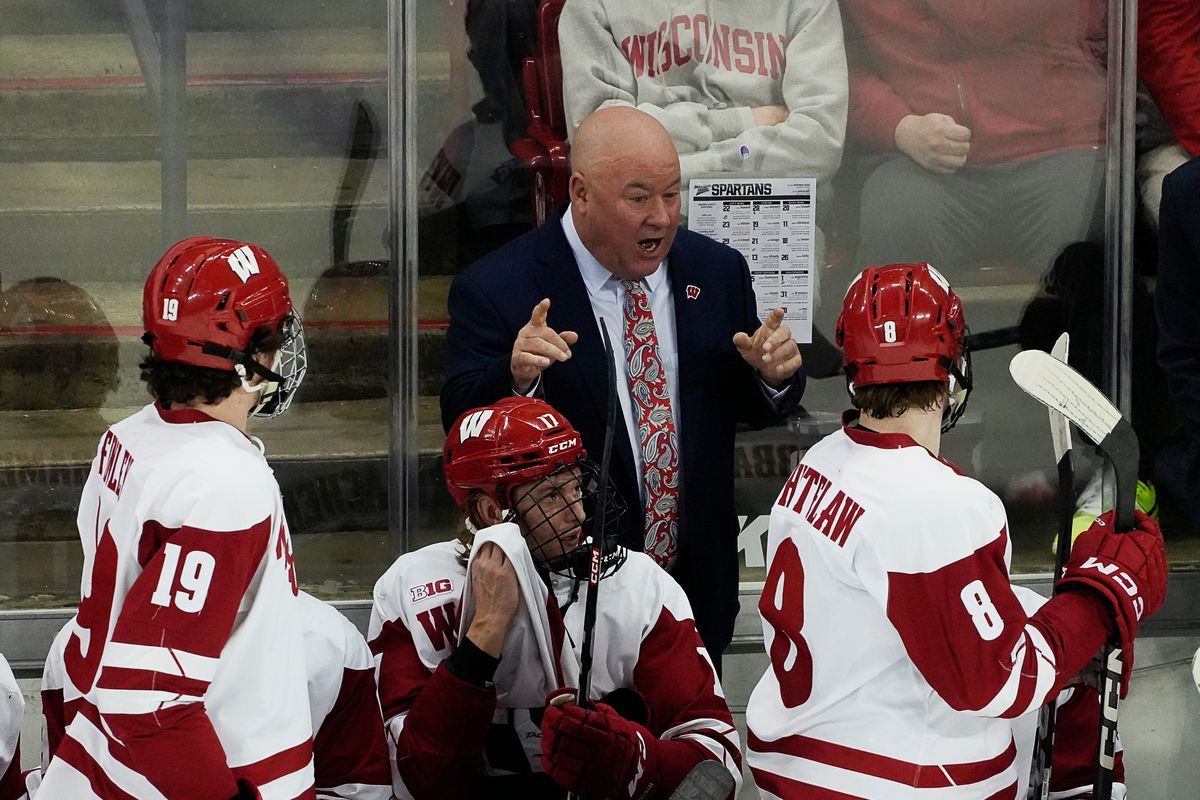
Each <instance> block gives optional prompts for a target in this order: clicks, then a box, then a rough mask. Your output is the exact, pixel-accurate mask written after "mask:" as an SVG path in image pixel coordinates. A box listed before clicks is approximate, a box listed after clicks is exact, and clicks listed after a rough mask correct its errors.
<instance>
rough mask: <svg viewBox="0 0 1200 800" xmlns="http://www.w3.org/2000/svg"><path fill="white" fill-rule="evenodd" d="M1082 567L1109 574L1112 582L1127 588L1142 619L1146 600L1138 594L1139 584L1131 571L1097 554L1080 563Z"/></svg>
mask: <svg viewBox="0 0 1200 800" xmlns="http://www.w3.org/2000/svg"><path fill="white" fill-rule="evenodd" d="M1079 568H1080V569H1094V570H1096V571H1097V572H1099V573H1100V574H1101V575H1107V576H1108V577H1110V578H1111V579H1112V582H1113V583H1115V584H1117V585H1118V586H1120V587H1121V588H1122V589H1124V590H1125V594H1127V595H1129V596H1130V597H1132V598H1133V612H1134V614H1135V615H1136V616H1137V618H1138V619H1139V620H1140V619H1141V618H1142V612H1144V611H1145V610H1146V602H1145V601H1144V600H1142V598H1141V597H1139V596H1138V586H1137V583H1135V582H1134V580H1133V578H1131V577H1129V573H1127V572H1125V571H1124V570H1122V569H1121V568H1120V567H1118V566H1117V565H1116V564H1106V563H1105V562H1103V561H1099V560H1097V559H1096V557H1095V556H1089V557H1088V559H1087V560H1086V561H1084V562H1083V563H1082V564H1080V565H1079Z"/></svg>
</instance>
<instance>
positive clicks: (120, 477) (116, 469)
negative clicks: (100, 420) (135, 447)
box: [96, 430, 133, 497]
mask: <svg viewBox="0 0 1200 800" xmlns="http://www.w3.org/2000/svg"><path fill="white" fill-rule="evenodd" d="M132 466H133V454H132V453H130V452H129V451H128V450H126V449H125V445H123V444H121V440H120V439H118V438H117V435H116V434H115V433H113V432H112V430H108V431H105V432H104V439H102V440H101V442H100V452H99V453H98V454H97V455H96V474H98V475H99V476H100V478H101V479H102V480H103V482H104V485H105V486H106V487H107V488H108V490H109V491H111V492H112V493H113V494H115V495H117V497H120V496H121V489H123V488H124V487H125V476H126V475H128V474H129V468H130V467H132Z"/></svg>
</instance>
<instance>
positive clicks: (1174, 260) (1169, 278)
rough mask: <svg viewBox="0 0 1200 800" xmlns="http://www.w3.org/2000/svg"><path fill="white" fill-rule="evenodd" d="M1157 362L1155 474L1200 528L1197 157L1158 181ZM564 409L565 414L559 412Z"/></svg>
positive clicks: (1199, 195)
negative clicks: (1173, 417) (1161, 429)
mask: <svg viewBox="0 0 1200 800" xmlns="http://www.w3.org/2000/svg"><path fill="white" fill-rule="evenodd" d="M1154 305H1155V313H1156V316H1157V317H1158V363H1159V366H1161V367H1162V369H1163V372H1164V373H1166V376H1167V387H1168V389H1169V390H1170V393H1171V396H1172V397H1173V398H1174V399H1175V403H1176V404H1177V405H1178V406H1179V415H1180V418H1181V419H1182V421H1183V426H1182V436H1181V437H1180V439H1179V440H1177V441H1176V442H1175V447H1174V448H1173V449H1174V452H1175V454H1176V458H1175V459H1174V463H1168V464H1166V465H1163V464H1160V469H1159V470H1158V471H1159V472H1161V473H1164V474H1163V475H1161V476H1158V475H1156V477H1160V479H1161V480H1163V482H1164V483H1166V484H1167V485H1168V486H1171V485H1172V484H1174V485H1173V486H1172V488H1173V489H1174V491H1175V493H1176V494H1178V495H1179V496H1180V498H1182V499H1183V500H1185V502H1186V503H1187V505H1188V510H1189V512H1190V515H1191V519H1192V524H1193V525H1195V526H1198V527H1200V499H1197V497H1196V495H1195V487H1197V486H1200V317H1198V316H1197V314H1196V309H1197V308H1198V307H1200V158H1193V159H1192V160H1191V161H1189V162H1187V163H1186V164H1184V165H1183V166H1182V167H1179V169H1177V170H1175V171H1174V172H1172V173H1171V174H1170V175H1168V176H1167V177H1166V178H1165V179H1164V180H1163V194H1162V205H1161V206H1160V207H1159V228H1158V285H1157V286H1156V287H1155V290H1154ZM564 413H565V412H564Z"/></svg>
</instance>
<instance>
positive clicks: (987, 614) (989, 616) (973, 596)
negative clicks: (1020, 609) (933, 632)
mask: <svg viewBox="0 0 1200 800" xmlns="http://www.w3.org/2000/svg"><path fill="white" fill-rule="evenodd" d="M958 596H959V597H960V598H961V599H962V603H963V606H964V607H965V608H966V609H967V613H968V614H970V615H971V621H972V622H974V623H975V628H976V629H977V630H978V631H979V635H980V636H981V637H982V638H983V640H984V641H985V642H990V641H992V640H993V639H995V638H996V637H998V636H999V635H1000V634H1001V633H1002V632H1003V631H1004V620H1003V619H1002V618H1001V616H1000V611H999V609H997V608H996V604H995V603H993V602H992V598H991V596H990V595H989V594H988V590H987V587H986V586H984V585H983V581H981V580H973V581H971V582H970V583H968V584H967V585H966V586H964V587H963V588H962V591H961V592H959V595H958Z"/></svg>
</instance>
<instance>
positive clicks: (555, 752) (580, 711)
mask: <svg viewBox="0 0 1200 800" xmlns="http://www.w3.org/2000/svg"><path fill="white" fill-rule="evenodd" d="M657 747H658V739H657V738H655V736H654V735H653V734H652V733H650V731H649V730H647V729H646V728H645V727H643V726H641V725H639V724H637V723H636V722H630V721H629V720H627V719H623V718H622V717H621V715H619V714H618V713H617V712H616V711H614V710H613V708H612V706H609V705H607V704H605V703H596V704H595V706H594V707H593V708H583V707H581V706H578V705H576V704H575V690H574V689H559V690H557V691H555V692H553V693H552V694H551V695H550V696H549V697H548V698H546V712H545V715H544V716H543V717H542V769H544V770H545V771H546V774H547V775H549V776H550V777H551V778H553V779H554V782H555V783H557V784H558V785H559V786H561V787H562V788H564V789H566V790H567V791H569V792H574V793H576V794H578V795H579V796H581V797H583V798H631V800H632V799H634V798H641V797H644V796H645V795H646V794H647V793H648V792H649V790H650V789H651V788H652V786H653V785H654V783H655V776H656V774H657V769H656V753H657Z"/></svg>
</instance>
